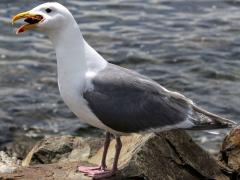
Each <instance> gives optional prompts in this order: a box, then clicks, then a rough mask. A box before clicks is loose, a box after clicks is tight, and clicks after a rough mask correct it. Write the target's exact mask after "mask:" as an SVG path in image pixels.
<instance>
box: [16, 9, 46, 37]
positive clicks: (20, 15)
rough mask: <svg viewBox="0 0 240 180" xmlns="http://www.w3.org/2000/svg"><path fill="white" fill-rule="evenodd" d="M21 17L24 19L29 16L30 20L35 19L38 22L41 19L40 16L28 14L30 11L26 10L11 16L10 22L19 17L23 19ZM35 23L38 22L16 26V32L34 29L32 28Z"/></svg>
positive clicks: (34, 26) (35, 25)
mask: <svg viewBox="0 0 240 180" xmlns="http://www.w3.org/2000/svg"><path fill="white" fill-rule="evenodd" d="M23 18H25V19H27V18H31V19H32V20H37V21H38V22H40V21H42V20H43V18H42V16H40V15H34V14H30V12H29V11H27V12H22V13H19V14H17V15H15V16H14V17H13V18H12V23H13V24H14V23H15V22H16V21H18V20H20V19H23ZM37 24H38V23H33V24H30V23H29V24H24V25H22V26H21V27H20V28H18V29H17V30H16V34H19V33H22V32H25V31H27V30H30V29H34V28H36V27H37Z"/></svg>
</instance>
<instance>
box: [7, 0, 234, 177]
mask: <svg viewBox="0 0 240 180" xmlns="http://www.w3.org/2000/svg"><path fill="white" fill-rule="evenodd" d="M19 19H24V21H25V22H26V24H25V25H23V26H21V27H20V28H18V29H17V31H16V33H17V34H18V33H22V32H24V31H27V30H30V29H38V30H39V31H41V32H43V33H45V34H47V35H48V37H49V38H50V40H51V42H52V44H53V46H54V49H55V51H56V57H57V70H58V86H59V90H60V94H61V96H62V98H63V100H64V102H65V103H66V104H67V105H68V107H69V108H70V110H71V111H72V112H73V113H74V114H76V115H77V117H79V118H80V119H81V120H82V121H84V122H86V123H88V124H90V125H92V126H94V127H97V128H100V129H103V130H105V131H106V139H105V144H104V152H103V156H102V161H101V164H100V166H98V167H83V166H79V167H78V170H79V171H80V172H83V173H86V175H88V176H92V177H94V178H95V179H100V178H105V177H110V176H113V175H114V174H115V173H116V172H117V170H118V166H117V164H118V158H119V155H120V151H121V147H122V143H121V139H120V136H121V135H124V134H128V133H141V132H160V131H166V130H170V129H177V128H181V129H215V128H227V127H230V126H232V125H233V124H235V122H233V121H231V120H228V119H226V118H223V117H220V116H218V115H216V114H213V113H210V112H208V111H206V110H204V109H202V108H200V107H198V106H197V105H196V104H194V103H193V102H192V100H190V99H189V98H186V97H185V96H184V95H182V94H180V93H177V92H173V91H169V90H167V89H166V88H164V87H163V86H161V85H160V84H158V83H157V82H155V81H153V80H152V79H150V78H148V77H146V76H143V75H140V74H139V73H137V72H134V71H132V70H129V69H126V68H123V67H120V66H117V65H114V64H111V63H108V62H107V61H106V60H105V59H104V58H103V57H102V56H101V55H100V54H99V53H97V52H96V51H95V50H94V49H93V48H92V47H91V46H90V45H89V44H88V43H87V42H86V41H85V40H84V38H83V36H82V33H81V31H80V29H79V26H78V24H77V22H76V21H75V19H74V17H73V15H72V14H71V12H70V11H69V10H68V9H67V8H66V7H64V6H63V5H61V4H59V3H56V2H51V3H44V4H41V5H39V6H37V7H35V8H33V9H32V10H30V11H27V12H23V13H19V14H17V15H16V16H14V17H13V19H12V21H13V23H14V22H16V21H17V20H19ZM111 135H114V137H115V139H116V153H115V158H114V162H113V166H112V169H111V170H107V166H106V156H107V151H108V147H109V143H110V138H111Z"/></svg>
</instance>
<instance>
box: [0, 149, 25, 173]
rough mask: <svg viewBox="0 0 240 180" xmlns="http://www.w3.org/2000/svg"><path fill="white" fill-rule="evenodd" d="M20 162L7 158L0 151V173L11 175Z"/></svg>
mask: <svg viewBox="0 0 240 180" xmlns="http://www.w3.org/2000/svg"><path fill="white" fill-rule="evenodd" d="M20 162H21V161H20V160H18V159H17V158H16V157H9V156H8V155H7V154H6V153H5V152H3V151H0V173H13V172H14V171H15V170H16V169H17V168H18V167H19V165H20Z"/></svg>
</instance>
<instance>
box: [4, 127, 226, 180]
mask: <svg viewBox="0 0 240 180" xmlns="http://www.w3.org/2000/svg"><path fill="white" fill-rule="evenodd" d="M97 141H99V140H98V139H97ZM97 141H96V140H95V143H93V144H92V145H95V147H96V142H97ZM122 142H123V149H122V151H121V155H120V159H119V169H120V172H119V173H118V174H117V176H115V177H113V178H110V179H112V180H113V179H114V180H117V179H119V180H120V179H122V180H123V179H139V180H141V179H150V180H159V179H161V180H174V179H178V180H181V179H182V180H186V179H191V180H195V179H196V180H198V179H215V180H227V179H229V178H228V177H227V176H226V175H224V174H223V173H222V171H221V169H220V168H219V166H218V162H217V161H216V160H215V159H214V158H212V157H211V156H210V155H209V154H208V153H207V152H205V151H204V150H202V149H201V148H200V147H199V146H198V145H197V144H196V143H194V142H193V141H192V139H191V138H190V136H189V135H188V134H187V133H185V132H184V131H181V130H175V131H168V132H163V133H159V134H145V135H138V134H134V135H131V136H125V137H122ZM76 144H77V145H76ZM99 144H102V139H101V143H99ZM114 144H115V141H112V142H111V145H110V147H109V153H108V159H107V164H108V167H109V168H111V165H112V161H113V156H114V153H115V145H114ZM89 147H93V146H91V143H89V141H88V140H86V139H82V138H79V137H75V138H74V137H71V136H68V137H66V136H63V137H55V138H48V139H45V140H43V141H41V142H40V143H39V144H37V145H36V146H35V148H33V149H32V151H31V152H30V153H29V154H28V156H27V158H26V159H27V160H26V162H28V163H26V164H34V163H35V164H36V163H53V162H57V163H54V164H42V165H33V166H29V167H21V168H19V169H18V170H17V171H16V172H15V173H13V174H0V179H1V178H3V179H4V178H5V179H7V178H14V179H17V180H18V179H19V180H20V179H24V180H25V179H31V178H32V177H33V176H34V177H38V179H47V180H53V179H60V180H61V179H69V180H71V179H81V180H84V179H86V180H88V179H91V178H88V177H84V176H83V174H81V173H79V172H76V166H77V165H78V164H83V163H84V162H82V161H83V160H86V161H87V162H85V163H88V164H99V162H100V159H101V156H102V148H101V149H100V150H99V151H97V153H96V155H94V156H91V148H90V149H89ZM75 151H79V152H78V153H76V154H77V155H74V154H75ZM73 152H74V153H73ZM71 154H73V155H72V156H73V157H74V158H73V157H71ZM80 155H81V156H80ZM88 157H89V159H88ZM39 158H40V160H39V161H36V160H38V159H39ZM62 159H64V163H63V161H62ZM74 160H75V161H76V162H72V161H74ZM80 161H81V162H80ZM26 164H25V165H26Z"/></svg>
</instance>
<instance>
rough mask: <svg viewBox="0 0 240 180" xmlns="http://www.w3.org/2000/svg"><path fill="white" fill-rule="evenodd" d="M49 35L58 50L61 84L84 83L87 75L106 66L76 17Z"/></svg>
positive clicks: (94, 73) (91, 74)
mask: <svg viewBox="0 0 240 180" xmlns="http://www.w3.org/2000/svg"><path fill="white" fill-rule="evenodd" d="M48 35H49V37H50V39H51V41H52V43H53V46H54V48H55V51H56V56H57V69H58V83H59V86H61V85H62V84H67V83H68V82H70V81H71V82H72V83H75V82H73V81H77V82H76V83H82V84H83V83H84V82H83V81H84V80H85V78H86V76H95V75H96V74H97V72H98V71H100V70H101V69H103V68H104V67H106V65H107V62H106V61H105V60H104V59H103V58H102V56H101V55H99V54H98V53H97V52H96V51H95V50H94V49H93V48H92V47H91V46H90V45H89V44H88V43H87V42H86V41H85V40H84V39H83V36H82V33H81V31H80V29H79V27H78V25H77V23H76V21H75V20H74V19H73V21H72V22H71V24H67V25H66V26H65V27H64V28H61V29H59V30H58V31H57V32H56V31H54V32H52V33H51V32H50V33H49V32H48ZM80 81H81V82H80ZM79 85H80V84H79ZM59 88H60V89H61V87H59Z"/></svg>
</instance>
